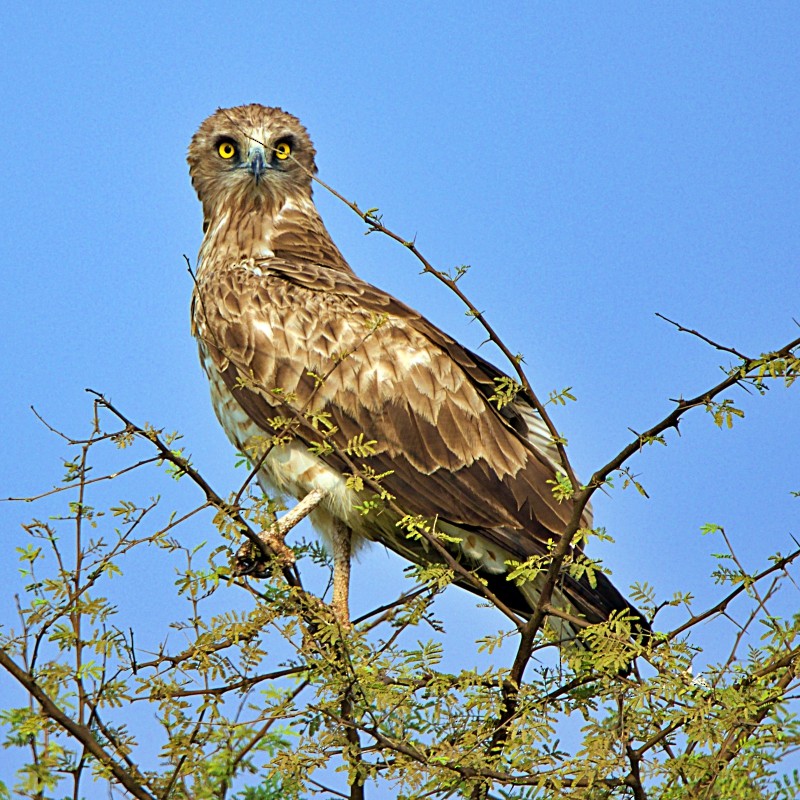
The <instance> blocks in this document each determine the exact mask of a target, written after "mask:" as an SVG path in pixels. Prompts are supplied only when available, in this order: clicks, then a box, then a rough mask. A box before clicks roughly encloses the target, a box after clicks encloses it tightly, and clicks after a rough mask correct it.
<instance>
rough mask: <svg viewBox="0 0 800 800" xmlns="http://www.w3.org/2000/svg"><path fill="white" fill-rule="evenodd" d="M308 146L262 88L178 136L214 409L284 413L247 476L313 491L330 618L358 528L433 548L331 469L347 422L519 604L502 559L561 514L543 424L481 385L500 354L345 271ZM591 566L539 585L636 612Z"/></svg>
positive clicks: (465, 556)
mask: <svg viewBox="0 0 800 800" xmlns="http://www.w3.org/2000/svg"><path fill="white" fill-rule="evenodd" d="M314 155H315V151H314V147H313V145H312V143H311V140H310V139H309V137H308V134H307V132H306V130H305V128H304V127H303V126H302V125H301V124H300V122H299V120H297V119H296V118H295V117H293V116H291V115H290V114H287V113H285V112H284V111H282V110H281V109H278V108H267V107H265V106H260V105H249V106H240V107H237V108H230V109H220V110H218V111H217V112H216V113H215V114H213V115H212V116H211V117H209V118H208V119H207V120H206V121H205V122H203V124H202V125H201V126H200V129H199V130H198V132H197V133H196V134H195V136H194V138H193V139H192V142H191V145H190V147H189V156H188V161H189V166H190V173H191V177H192V184H193V185H194V187H195V189H196V191H197V194H198V196H199V198H200V201H201V202H202V204H203V229H204V231H205V239H204V240H203V244H202V247H201V249H200V255H199V259H198V265H197V280H196V289H195V293H194V298H193V302H192V325H193V332H194V335H195V336H196V337H197V339H198V343H199V348H200V357H201V361H202V364H203V367H204V369H205V371H206V373H207V374H208V377H209V381H210V383H211V394H212V400H213V403H214V408H215V411H216V413H217V416H218V417H219V419H220V422H221V423H222V425H223V427H224V428H225V431H226V433H227V434H228V436H229V438H230V439H231V441H232V442H233V443H234V444H235V445H236V446H237V447H238V448H240V449H242V450H248V448H249V450H250V452H251V453H253V452H254V451H255V450H256V449H257V448H256V445H257V444H258V443H259V442H263V441H264V440H265V438H268V437H271V436H272V435H273V434H274V433H275V432H276V428H275V418H276V417H283V418H284V419H287V418H290V417H292V418H294V420H295V424H294V430H293V434H294V438H293V439H292V440H291V441H290V442H288V443H286V444H284V445H281V446H276V447H273V448H272V450H271V451H270V452H269V454H268V455H267V457H266V459H265V461H264V463H263V466H262V468H261V471H260V474H259V481H260V482H261V484H262V486H263V487H264V488H265V490H269V491H275V490H277V491H278V492H281V493H284V494H288V495H292V496H294V497H296V498H298V499H300V498H302V497H304V496H305V495H306V494H308V492H310V491H311V490H312V489H315V488H317V489H323V490H325V491H326V492H327V494H326V497H325V499H324V500H323V502H322V503H321V504H320V506H318V507H317V509H316V510H315V511H314V513H313V514H312V517H311V519H312V522H313V523H314V525H315V527H316V528H317V529H318V530H319V531H320V532H321V533H322V534H323V536H324V537H325V538H326V539H327V541H328V543H329V545H330V546H331V547H332V548H333V551H334V562H335V589H334V608H335V610H336V611H337V614H338V615H339V616H340V618H342V619H343V620H346V615H347V579H348V576H349V573H348V568H349V558H350V550H351V548H352V547H353V546H354V545H356V544H357V543H358V542H360V541H362V540H363V539H374V540H377V541H380V542H382V543H384V544H385V545H387V546H388V547H389V548H391V549H392V550H395V551H396V552H398V553H400V554H401V555H403V556H405V557H406V558H409V559H411V560H413V561H415V562H418V563H426V562H428V561H430V560H431V559H432V558H434V556H433V554H432V552H431V548H430V547H429V546H427V545H424V544H423V543H420V542H419V541H417V540H414V539H410V538H408V537H406V535H405V534H404V532H403V531H402V530H400V529H399V528H398V527H397V525H396V522H397V516H396V514H393V513H391V512H390V511H384V512H383V513H381V514H368V515H366V516H365V515H363V514H361V513H360V512H359V511H358V510H357V509H356V508H355V506H356V505H357V504H359V503H360V502H362V500H363V499H364V498H365V497H368V496H370V495H371V494H372V491H371V490H369V489H365V490H364V491H363V492H362V493H361V494H359V493H357V492H355V491H354V490H352V489H350V488H348V487H347V485H346V476H345V474H344V473H349V472H351V467H350V466H348V464H347V459H345V458H343V457H342V456H341V453H340V452H339V451H340V450H341V449H343V448H344V447H345V446H346V444H347V442H348V441H349V440H350V439H351V438H352V437H355V436H358V435H359V434H362V433H363V434H364V440H366V441H370V440H373V441H374V442H375V444H374V454H372V455H370V456H368V457H364V458H355V459H354V460H355V461H356V463H357V464H358V466H359V467H361V465H362V464H366V465H367V466H368V467H370V468H371V469H373V470H374V471H375V472H376V473H389V474H388V475H386V477H385V478H383V481H382V486H383V487H384V488H386V489H387V490H388V491H389V492H391V494H392V495H393V496H394V497H395V498H396V500H395V502H396V504H397V505H398V506H399V507H400V508H401V509H403V510H404V511H405V512H407V513H410V514H419V515H423V516H425V517H431V518H434V517H435V518H436V520H437V525H438V526H439V528H440V529H441V530H443V531H444V532H446V533H447V534H448V535H450V536H454V537H457V538H459V539H460V542H459V543H458V544H456V543H451V544H449V545H448V547H449V548H450V549H451V551H452V553H453V554H454V555H455V556H456V557H457V558H459V559H461V560H462V561H463V562H464V563H465V565H467V566H468V567H469V568H477V569H478V570H479V572H480V573H481V574H482V576H483V577H485V578H486V579H487V580H488V581H489V582H490V586H491V588H492V590H493V591H494V592H495V593H496V594H497V595H498V596H500V597H501V598H503V599H504V602H506V603H507V604H508V605H510V606H511V607H512V608H514V609H516V610H517V611H520V612H521V613H523V614H527V613H528V612H529V610H530V607H531V605H532V604H533V603H535V600H536V596H537V592H536V586H535V585H530V584H529V585H524V586H522V587H517V586H515V585H514V584H513V583H511V582H509V581H507V580H506V578H505V575H504V573H506V572H507V571H508V566H507V564H506V562H507V561H508V560H510V559H513V560H517V561H524V560H525V559H526V558H528V557H530V556H535V555H542V554H543V553H545V552H546V550H547V546H548V542H549V541H552V540H557V539H558V537H559V535H560V533H561V532H562V531H563V529H564V527H565V526H566V523H567V521H568V517H569V508H568V506H567V505H561V504H559V503H558V502H556V500H555V499H554V496H553V493H552V491H551V484H550V483H548V481H551V480H552V479H553V477H554V475H555V474H556V473H557V472H558V471H559V466H558V462H557V460H556V456H555V453H554V451H553V448H552V446H551V444H550V437H549V434H548V432H547V429H546V428H545V426H544V425H543V423H542V421H541V419H540V418H539V416H538V415H537V414H536V412H535V411H534V409H533V408H532V407H531V406H530V405H528V404H527V403H526V402H525V400H524V399H518V400H515V401H514V402H512V403H511V404H510V405H507V406H504V407H503V408H502V410H498V408H497V407H496V404H493V403H492V402H490V400H489V398H490V397H491V396H492V394H493V393H494V391H495V389H496V386H497V383H496V379H497V378H499V377H502V373H501V372H500V371H499V370H498V369H496V368H495V367H494V366H492V365H491V364H489V363H488V362H486V361H485V360H484V359H482V358H481V357H479V356H477V355H476V354H474V353H471V352H470V351H468V350H466V349H465V348H463V347H461V345H459V344H458V343H457V342H456V341H454V340H453V339H452V338H450V337H449V336H448V335H447V334H445V333H443V332H442V331H441V330H439V329H438V328H437V327H436V326H434V325H433V324H431V323H430V322H428V321H427V320H426V319H424V318H423V317H422V316H420V315H419V314H418V313H417V312H415V311H413V310H412V309H410V308H409V307H408V306H406V305H404V304H403V303H401V302H400V301H399V300H397V299H395V298H394V297H391V296H390V295H388V294H386V293H385V292H383V291H381V290H380V289H377V288H376V287H374V286H371V285H370V284H368V283H366V282H364V281H362V280H361V279H360V278H358V277H357V276H356V275H355V274H354V273H353V271H352V270H351V269H350V267H349V266H348V264H347V262H346V261H345V260H344V258H343V257H342V255H341V253H340V252H339V250H338V249H337V247H336V245H335V244H334V243H333V241H332V240H331V238H330V236H329V234H328V232H327V230H326V229H325V226H324V224H323V223H322V220H321V219H320V217H319V214H318V212H317V210H316V208H315V206H314V203H313V201H312V187H311V183H312V181H311V175H312V173H313V172H315V170H316V167H315V164H314ZM320 377H323V378H324V379H323V380H322V381H321V382H320V380H319V378H320ZM311 414H326V415H328V416H327V417H326V419H327V420H329V422H330V424H331V425H332V426H334V429H333V430H334V433H333V434H332V435H331V436H330V441H331V442H332V444H333V445H334V449H333V452H330V453H327V454H324V455H322V456H319V457H318V456H316V455H314V454H313V453H312V452H311V450H310V449H309V448H310V446H311V444H312V443H314V442H319V441H320V440H321V434H320V430H319V425H318V424H317V426H316V427H315V424H314V423H313V420H312V417H311V416H310V415H311ZM254 458H257V455H254ZM584 522H585V524H587V525H589V524H590V523H591V520H590V519H589V516H588V514H587V516H586V519H585V520H584ZM596 577H597V585H596V587H594V588H593V587H591V586H590V585H589V583H588V581H586V580H585V579H584V580H582V581H577V580H575V579H573V578H571V577H569V576H566V575H565V576H564V577H563V580H562V581H561V582H560V584H559V589H558V592H557V593H556V595H555V596H554V602H556V603H557V604H558V605H560V606H562V607H563V608H564V609H565V610H566V611H568V612H569V613H571V614H573V615H580V616H583V617H585V619H586V620H587V621H589V622H598V621H601V620H604V619H606V618H607V617H608V615H609V613H611V612H612V611H618V610H631V611H632V612H633V613H634V614H636V612H635V611H633V609H631V607H630V606H629V605H628V603H627V602H626V601H625V600H624V598H623V597H622V596H621V595H620V594H619V592H617V590H616V589H615V588H614V587H613V586H612V585H611V583H610V582H609V581H608V580H607V579H606V578H605V577H604V576H603V575H600V574H597V576H596ZM342 584H344V585H342ZM467 588H470V587H469V586H468V587H467ZM551 624H554V626H555V627H556V628H557V629H558V630H559V631H560V632H561V633H562V634H563V635H565V636H567V635H572V634H573V633H574V632H573V631H571V630H570V626H565V625H564V624H563V623H560V622H557V621H553V620H551Z"/></svg>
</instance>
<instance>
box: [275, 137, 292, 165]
mask: <svg viewBox="0 0 800 800" xmlns="http://www.w3.org/2000/svg"><path fill="white" fill-rule="evenodd" d="M291 152H292V148H291V147H289V145H288V144H286V142H281V143H280V144H276V145H275V156H276V157H277V158H279V159H280V160H281V161H285V160H286V159H287V158H289V155H290V154H291Z"/></svg>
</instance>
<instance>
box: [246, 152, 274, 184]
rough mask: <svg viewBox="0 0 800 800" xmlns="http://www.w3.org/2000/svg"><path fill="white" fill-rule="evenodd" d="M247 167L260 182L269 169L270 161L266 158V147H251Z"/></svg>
mask: <svg viewBox="0 0 800 800" xmlns="http://www.w3.org/2000/svg"><path fill="white" fill-rule="evenodd" d="M245 169H247V170H248V171H249V172H250V173H251V174H252V175H253V177H254V178H255V179H256V183H258V181H259V179H260V178H261V176H262V175H263V174H264V173H265V172H266V171H267V170H268V169H269V163H268V162H267V160H266V159H265V158H264V149H263V148H262V147H261V146H259V145H256V146H255V147H251V148H250V152H249V153H248V154H247V161H246V162H245Z"/></svg>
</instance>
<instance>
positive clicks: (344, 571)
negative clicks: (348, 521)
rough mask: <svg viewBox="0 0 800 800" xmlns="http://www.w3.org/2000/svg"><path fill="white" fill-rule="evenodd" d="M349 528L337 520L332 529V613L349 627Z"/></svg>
mask: <svg viewBox="0 0 800 800" xmlns="http://www.w3.org/2000/svg"><path fill="white" fill-rule="evenodd" d="M350 536H351V532H350V528H348V527H347V525H345V524H344V523H343V522H341V521H340V520H337V521H336V523H335V525H334V531H333V542H332V544H333V603H332V604H331V605H332V606H333V615H334V617H336V621H337V622H338V623H339V624H340V625H341V626H342V627H343V628H349V627H350Z"/></svg>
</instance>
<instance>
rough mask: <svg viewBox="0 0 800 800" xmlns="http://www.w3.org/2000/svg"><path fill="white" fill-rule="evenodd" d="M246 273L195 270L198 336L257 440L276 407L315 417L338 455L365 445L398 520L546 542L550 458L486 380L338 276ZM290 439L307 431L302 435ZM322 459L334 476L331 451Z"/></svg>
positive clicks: (452, 347) (308, 266)
mask: <svg viewBox="0 0 800 800" xmlns="http://www.w3.org/2000/svg"><path fill="white" fill-rule="evenodd" d="M255 267H256V268H253V267H252V266H251V265H234V266H232V267H231V268H228V269H223V270H214V271H213V273H209V275H210V277H209V279H208V280H207V281H205V282H203V283H202V284H199V285H198V293H199V294H200V296H201V302H200V306H201V307H202V309H203V312H202V313H201V314H199V315H198V316H199V317H202V321H201V322H200V324H199V325H198V328H199V329H200V334H201V336H202V339H203V341H204V342H205V344H206V346H207V348H208V350H209V352H210V354H211V356H212V358H213V360H214V361H215V363H216V365H217V367H218V369H219V371H220V372H221V373H222V376H223V378H224V380H225V383H226V384H227V385H228V386H229V388H230V389H231V391H233V393H234V395H235V396H236V398H237V400H238V401H239V403H240V404H241V405H242V406H243V408H244V409H245V411H246V413H247V414H248V416H249V417H250V418H251V419H252V420H253V421H254V422H255V423H256V424H257V425H258V426H260V427H262V428H264V429H265V430H269V422H268V421H269V419H270V418H271V417H273V416H275V414H276V408H278V407H279V400H280V398H285V397H290V398H292V399H293V404H294V406H295V408H304V407H306V406H308V407H309V409H310V410H314V411H316V412H322V411H324V412H326V413H327V414H329V415H330V419H331V421H332V422H333V424H334V425H336V426H337V427H338V428H339V433H338V434H337V444H338V445H339V446H340V447H342V446H344V444H345V443H346V442H347V441H348V439H350V438H351V437H353V436H356V435H358V434H359V433H364V435H365V438H367V439H370V440H375V441H376V442H377V444H376V445H375V446H376V449H377V452H376V453H375V455H374V456H372V457H370V458H369V459H365V461H368V463H369V465H370V466H371V467H373V468H374V469H375V470H376V471H377V472H386V471H390V470H391V471H392V472H391V474H390V475H389V476H388V477H387V478H385V479H384V485H385V486H386V488H387V489H388V490H389V491H390V492H392V494H394V495H395V496H396V498H397V502H398V504H399V505H400V506H401V507H402V508H404V509H407V510H408V511H409V512H410V513H419V514H423V515H425V516H437V517H438V518H439V519H440V520H442V521H444V522H447V523H450V524H452V525H456V526H463V527H465V528H467V529H470V528H472V529H480V530H481V531H482V532H483V535H484V536H485V537H486V538H487V539H488V541H489V542H490V543H492V544H494V545H496V546H498V547H500V548H502V549H503V550H505V551H507V552H508V553H510V554H511V555H512V556H513V557H515V558H525V557H527V556H529V555H531V554H534V553H541V552H543V549H544V547H545V546H546V543H547V541H548V539H552V538H556V537H557V536H558V535H559V532H560V530H561V529H563V526H564V525H565V523H566V521H567V519H568V509H567V508H566V507H564V506H561V505H560V504H559V503H557V502H556V500H555V499H554V497H553V494H552V492H551V491H550V484H548V483H547V481H548V480H551V479H552V478H553V474H554V472H555V468H554V461H553V457H552V456H551V455H549V454H545V453H542V452H541V451H540V449H538V448H536V447H535V446H534V445H533V444H531V442H530V441H529V440H528V439H527V438H526V435H525V432H526V431H527V426H528V425H529V424H530V420H531V418H532V416H533V417H535V415H534V414H533V410H532V409H527V410H525V411H524V412H522V411H520V410H518V407H519V406H520V403H519V402H517V403H515V404H514V405H513V406H512V407H511V408H509V407H506V408H505V409H504V411H505V413H501V412H500V411H498V409H497V408H496V407H495V406H494V405H493V404H492V403H491V402H490V401H489V399H488V398H489V397H490V396H491V394H492V392H493V391H494V388H495V382H494V379H495V378H496V377H498V376H500V375H502V373H501V372H500V371H499V370H497V369H496V368H495V367H493V366H492V365H490V364H488V362H486V361H485V360H483V359H482V358H480V357H478V356H476V355H475V354H474V353H471V352H469V351H468V350H466V349H465V348H463V347H461V346H460V345H458V344H457V343H456V342H455V341H454V340H453V339H451V338H450V337H449V336H447V335H446V334H445V333H443V332H442V331H441V330H439V329H438V328H436V327H435V326H434V325H432V324H431V323H430V322H428V321H427V320H425V319H424V318H423V317H421V316H420V315H419V314H417V313H416V312H414V311H412V310H411V309H410V308H408V307H407V306H405V305H404V304H403V303H401V302H400V301H398V300H396V299H395V298H393V297H391V296H390V295H388V294H386V293H385V292H382V291H381V290H379V289H377V288H376V287H374V286H371V285H370V284H368V283H366V282H364V281H361V280H360V279H359V278H357V277H356V276H355V275H353V274H352V273H348V272H340V271H334V270H330V269H326V268H323V267H320V266H318V265H315V264H314V263H312V262H306V261H303V260H299V259H294V260H293V261H291V262H288V261H282V260H280V259H269V260H268V261H264V262H259V263H258V264H257V265H255ZM206 311H207V312H208V313H205V312H206ZM380 314H385V315H387V316H386V319H385V321H384V322H383V323H382V324H378V325H377V326H375V320H376V315H380ZM345 353H347V355H346V357H344V358H342V354H345ZM337 358H338V359H340V360H338V361H337V360H336V359H337ZM315 376H318V377H319V376H325V377H324V381H323V382H322V383H321V384H318V381H317V377H315ZM300 437H301V438H302V439H304V440H305V441H306V443H310V442H312V441H314V440H317V439H318V438H319V433H318V432H317V431H314V430H313V428H312V427H311V426H310V425H309V424H304V425H301V428H300ZM540 441H541V435H540ZM325 460H326V461H327V462H328V463H330V464H331V465H332V466H334V467H335V468H337V469H340V470H342V471H346V470H347V467H346V465H345V464H344V462H343V461H342V460H341V459H339V458H338V457H337V456H336V455H335V454H333V455H330V456H326V457H325Z"/></svg>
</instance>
